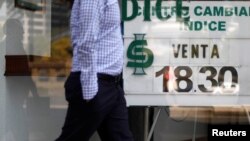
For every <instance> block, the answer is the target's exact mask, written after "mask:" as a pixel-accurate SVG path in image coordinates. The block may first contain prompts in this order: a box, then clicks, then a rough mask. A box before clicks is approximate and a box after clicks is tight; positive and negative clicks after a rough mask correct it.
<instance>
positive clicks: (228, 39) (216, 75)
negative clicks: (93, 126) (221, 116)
mask: <svg viewBox="0 0 250 141" xmlns="http://www.w3.org/2000/svg"><path fill="white" fill-rule="evenodd" d="M122 6H123V11H122V18H123V21H124V41H125V42H124V44H125V50H124V57H125V63H124V73H123V77H124V89H125V92H126V95H127V98H128V103H129V105H173V104H178V105H214V104H249V103H250V102H249V100H247V99H249V98H250V93H249V89H248V88H249V86H250V79H248V78H249V77H250V75H249V71H250V67H249V66H250V59H248V56H249V55H248V54H249V52H250V48H249V45H250V32H248V30H247V29H249V28H250V3H249V1H182V0H177V1H163V0H155V1H150V0H145V1H137V0H123V1H122Z"/></svg>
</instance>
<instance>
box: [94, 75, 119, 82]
mask: <svg viewBox="0 0 250 141" xmlns="http://www.w3.org/2000/svg"><path fill="white" fill-rule="evenodd" d="M97 77H98V79H100V80H103V81H108V82H111V83H119V82H120V81H121V79H122V75H121V74H119V75H116V76H112V75H108V74H102V73H98V74H97Z"/></svg>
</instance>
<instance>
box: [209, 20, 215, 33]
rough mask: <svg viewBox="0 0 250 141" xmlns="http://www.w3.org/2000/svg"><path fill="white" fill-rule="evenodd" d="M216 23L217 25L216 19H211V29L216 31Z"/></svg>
mask: <svg viewBox="0 0 250 141" xmlns="http://www.w3.org/2000/svg"><path fill="white" fill-rule="evenodd" d="M215 25H216V22H215V21H211V22H210V23H209V24H208V28H209V30H211V31H215V30H216V29H217V28H216V26H215Z"/></svg>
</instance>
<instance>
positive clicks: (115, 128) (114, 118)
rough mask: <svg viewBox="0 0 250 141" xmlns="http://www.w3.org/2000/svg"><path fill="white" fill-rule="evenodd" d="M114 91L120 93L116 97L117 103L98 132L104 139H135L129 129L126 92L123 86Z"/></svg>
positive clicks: (108, 140) (120, 140) (107, 140)
mask: <svg viewBox="0 0 250 141" xmlns="http://www.w3.org/2000/svg"><path fill="white" fill-rule="evenodd" d="M113 93H115V94H116V95H118V97H117V98H116V99H114V100H115V105H114V107H113V109H112V110H111V112H110V113H109V114H108V115H107V116H106V118H105V120H104V121H103V122H102V124H101V126H100V127H99V128H98V133H99V135H100V137H101V140H102V141H133V137H132V134H131V132H130V129H129V123H128V112H127V107H126V101H125V98H124V92H123V90H122V89H121V87H120V86H118V87H116V90H114V91H113Z"/></svg>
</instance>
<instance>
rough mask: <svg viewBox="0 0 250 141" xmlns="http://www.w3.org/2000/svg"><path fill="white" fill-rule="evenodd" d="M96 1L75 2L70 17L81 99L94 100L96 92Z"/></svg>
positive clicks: (97, 29)
mask: <svg viewBox="0 0 250 141" xmlns="http://www.w3.org/2000/svg"><path fill="white" fill-rule="evenodd" d="M98 7H99V6H98V0H75V3H74V5H73V9H72V15H71V34H72V35H71V36H72V43H73V47H74V48H75V47H76V50H77V51H76V54H74V55H77V58H78V59H79V60H78V61H79V62H80V63H79V64H80V68H81V77H80V79H81V86H82V94H83V99H85V100H90V99H92V98H94V96H95V95H96V93H97V91H98V83H97V72H96V64H97V53H96V49H95V42H96V39H97V35H98V31H99V10H98Z"/></svg>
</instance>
